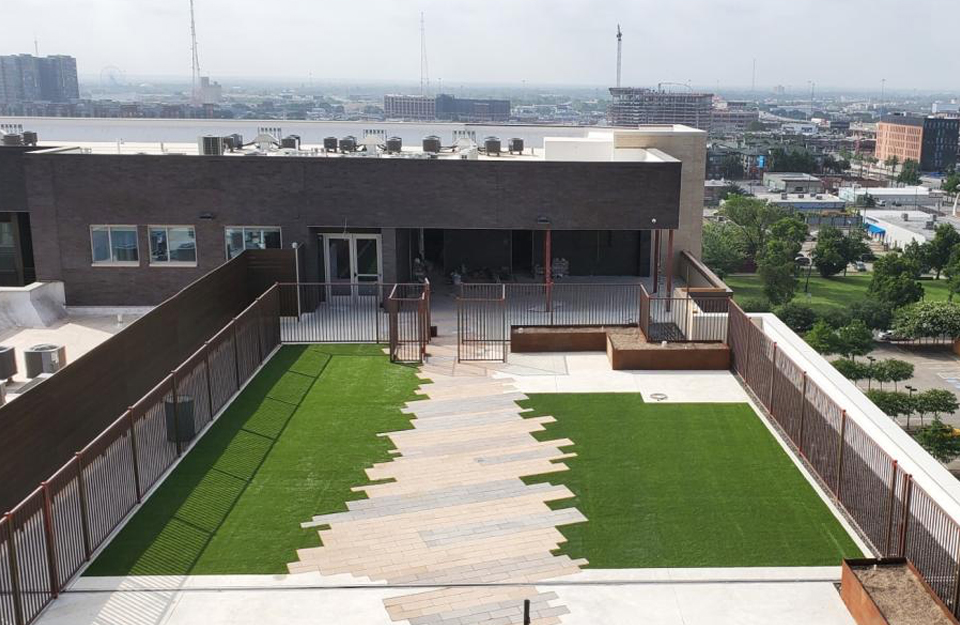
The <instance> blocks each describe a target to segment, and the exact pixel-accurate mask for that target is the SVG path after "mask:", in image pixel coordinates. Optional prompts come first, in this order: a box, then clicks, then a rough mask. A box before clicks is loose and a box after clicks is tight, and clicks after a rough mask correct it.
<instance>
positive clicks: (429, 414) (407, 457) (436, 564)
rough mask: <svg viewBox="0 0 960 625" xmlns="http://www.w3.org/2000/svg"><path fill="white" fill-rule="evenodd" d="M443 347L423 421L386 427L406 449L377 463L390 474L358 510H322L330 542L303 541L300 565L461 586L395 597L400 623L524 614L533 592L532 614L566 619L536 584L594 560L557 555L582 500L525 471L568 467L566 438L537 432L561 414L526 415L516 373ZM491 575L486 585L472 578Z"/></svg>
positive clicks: (509, 618) (428, 372) (494, 619)
mask: <svg viewBox="0 0 960 625" xmlns="http://www.w3.org/2000/svg"><path fill="white" fill-rule="evenodd" d="M448 350H449V348H444V347H442V346H436V347H434V348H433V349H432V351H433V353H434V354H436V355H435V356H434V358H433V359H432V363H433V364H427V365H425V366H424V367H423V368H422V370H421V372H420V375H421V377H423V378H424V379H429V380H431V381H432V383H431V384H425V385H424V386H423V387H422V388H421V391H420V392H421V393H422V394H423V395H424V399H423V400H421V401H414V402H410V403H408V404H407V407H406V409H405V411H406V412H408V413H411V414H413V415H414V416H415V417H416V418H415V419H414V420H413V421H412V423H413V426H414V427H413V429H412V430H405V431H400V432H392V433H388V434H385V435H384V436H387V437H389V438H390V440H391V442H392V443H393V445H394V447H395V448H396V449H395V454H396V458H395V459H394V460H392V461H391V462H386V463H381V464H377V465H374V466H373V467H372V468H371V469H369V470H368V471H367V474H368V476H369V478H370V479H371V480H374V481H377V482H379V483H377V484H374V485H371V486H364V487H361V488H358V490H362V491H364V492H365V493H366V495H367V497H368V498H367V499H362V500H359V501H354V502H350V503H349V504H348V509H349V510H348V511H347V512H342V513H336V514H329V515H324V516H317V517H314V518H313V519H312V520H311V521H309V522H306V523H304V524H303V525H304V527H319V528H324V527H326V528H328V529H320V530H319V531H320V538H321V540H322V542H323V546H322V547H318V548H313V549H302V550H300V551H299V552H298V556H299V561H298V562H294V563H291V564H290V565H289V568H290V572H291V573H300V572H306V571H319V572H320V573H322V574H323V575H335V574H340V573H349V574H352V575H354V576H356V577H360V578H365V579H368V580H370V581H372V582H385V583H388V584H423V585H430V586H437V585H441V584H451V585H454V586H451V587H445V588H438V589H433V590H427V591H421V592H416V591H413V592H406V593H401V594H399V596H396V597H391V598H389V599H387V600H385V601H384V605H385V607H386V610H387V612H388V614H389V615H390V617H391V619H392V620H395V621H396V620H407V621H409V622H410V623H411V624H412V625H421V624H424V625H426V624H427V623H431V624H433V623H436V624H450V625H463V624H466V623H489V624H492V625H503V624H506V623H513V622H517V619H518V618H519V617H520V616H521V611H520V610H521V606H522V604H523V601H524V600H525V599H529V600H530V601H531V616H532V617H533V618H532V622H533V623H537V624H540V625H548V624H553V623H559V622H560V621H559V618H558V617H559V616H560V615H561V614H565V613H567V611H568V610H567V608H566V607H564V606H562V605H559V604H557V603H556V599H557V595H556V593H553V592H544V591H539V590H537V589H536V588H534V587H532V586H511V585H510V584H529V583H530V582H538V581H542V580H546V579H551V578H558V577H562V576H564V575H567V574H572V573H576V572H578V571H579V570H580V565H582V564H586V562H585V561H583V560H571V559H570V558H569V557H568V556H565V555H562V556H556V555H553V553H551V552H552V551H554V550H556V549H558V547H559V546H560V543H562V542H563V541H564V537H563V535H562V534H561V533H560V531H559V530H558V529H557V527H558V526H561V525H569V524H571V523H582V522H584V521H586V519H585V518H584V516H583V515H582V514H580V512H578V511H577V510H576V509H572V508H567V509H562V510H551V509H550V507H549V505H548V502H550V501H555V500H559V499H567V498H570V497H573V493H571V492H570V491H569V490H568V489H567V488H566V487H565V486H553V485H550V484H534V485H527V484H525V483H524V481H523V480H522V479H521V478H522V477H524V476H529V475H538V474H543V473H551V472H555V471H565V470H566V469H567V467H566V465H565V464H563V463H562V462H558V461H562V460H563V459H564V458H568V457H571V456H572V455H573V454H568V453H564V452H562V451H561V450H560V447H563V446H567V445H571V444H572V442H571V441H570V440H567V439H560V440H554V441H549V442H540V441H538V440H537V439H536V438H534V437H533V435H532V433H533V432H535V431H540V430H543V424H544V423H547V422H550V421H552V420H553V419H552V418H551V417H541V418H531V419H524V418H523V417H522V416H521V414H520V412H521V409H520V408H519V407H518V406H517V404H516V403H515V402H516V401H517V400H522V399H525V398H526V396H525V395H524V394H522V393H519V392H517V391H516V387H515V385H514V384H513V383H512V380H511V379H509V378H505V379H494V378H492V377H491V376H489V375H487V374H486V371H485V370H484V369H482V368H476V367H474V368H462V369H460V370H455V368H454V367H453V366H452V363H451V361H450V360H449V359H445V358H444V356H445V355H449V354H448V353H447V352H448ZM467 584H488V585H487V586H463V585H467Z"/></svg>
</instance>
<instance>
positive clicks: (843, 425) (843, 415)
mask: <svg viewBox="0 0 960 625" xmlns="http://www.w3.org/2000/svg"><path fill="white" fill-rule="evenodd" d="M846 432H847V411H846V410H841V411H840V432H839V438H838V440H837V488H836V490H835V491H834V492H836V495H837V503H840V490H841V485H842V484H843V448H844V439H845V438H846Z"/></svg>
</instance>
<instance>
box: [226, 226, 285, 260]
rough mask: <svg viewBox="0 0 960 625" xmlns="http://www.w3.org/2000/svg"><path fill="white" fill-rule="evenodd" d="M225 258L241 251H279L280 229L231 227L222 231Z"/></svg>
mask: <svg viewBox="0 0 960 625" xmlns="http://www.w3.org/2000/svg"><path fill="white" fill-rule="evenodd" d="M224 232H225V233H226V240H227V258H233V257H234V256H236V255H237V254H239V253H240V252H242V251H243V250H267V249H276V250H278V249H280V228H277V227H264V226H231V227H228V228H225V229H224Z"/></svg>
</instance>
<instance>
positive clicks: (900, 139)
mask: <svg viewBox="0 0 960 625" xmlns="http://www.w3.org/2000/svg"><path fill="white" fill-rule="evenodd" d="M958 135H960V119H957V118H955V117H954V118H947V117H919V116H915V115H884V116H883V118H882V119H881V120H880V123H879V124H877V148H876V157H877V158H878V159H880V161H881V162H883V161H886V160H887V159H888V158H890V157H893V156H895V157H896V158H897V160H898V161H899V162H900V163H901V164H902V163H903V162H904V161H906V160H908V159H909V160H913V161H916V162H917V163H919V164H920V170H921V171H945V170H947V169H949V168H950V167H952V166H954V165H956V164H957V140H958Z"/></svg>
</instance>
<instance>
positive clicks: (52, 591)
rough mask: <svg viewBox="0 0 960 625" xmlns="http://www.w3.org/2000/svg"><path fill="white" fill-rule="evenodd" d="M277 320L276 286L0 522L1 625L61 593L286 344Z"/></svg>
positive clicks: (32, 613) (23, 619) (24, 617)
mask: <svg viewBox="0 0 960 625" xmlns="http://www.w3.org/2000/svg"><path fill="white" fill-rule="evenodd" d="M279 320H280V291H279V288H278V287H277V286H273V287H271V288H270V289H268V290H267V291H266V292H265V293H264V294H263V295H261V296H260V297H259V298H257V299H256V301H254V302H253V304H251V305H250V306H249V307H248V308H246V309H245V310H244V311H243V312H242V313H240V315H238V316H237V317H235V318H234V319H233V320H232V321H231V322H230V323H229V324H228V325H227V326H226V327H224V328H223V329H222V330H221V331H220V332H218V333H217V334H216V335H215V336H214V337H213V338H212V339H210V340H209V341H207V342H206V343H205V344H204V345H203V347H201V348H200V349H199V350H198V351H197V352H196V353H194V354H193V355H192V356H190V357H189V358H188V359H187V360H186V361H185V362H183V363H182V364H181V365H180V366H179V367H177V368H176V369H175V370H173V371H172V372H171V373H170V374H169V375H168V376H167V377H165V378H164V379H163V380H162V381H161V382H160V383H159V384H158V385H157V386H156V387H155V388H154V389H153V390H151V391H150V392H149V393H147V395H145V396H144V397H143V398H142V399H140V400H139V401H138V402H137V403H136V404H134V405H133V406H131V407H130V408H129V409H128V410H127V411H126V412H124V413H123V414H122V415H120V417H119V418H118V419H117V420H116V421H114V422H113V424H112V425H111V426H110V427H108V428H107V429H106V430H104V431H103V432H102V433H101V434H100V435H99V436H97V438H96V439H94V440H93V441H92V442H90V444H89V445H87V446H86V447H84V448H83V449H82V450H80V451H79V452H77V453H76V455H75V456H74V457H73V458H72V459H71V460H70V461H69V462H67V463H66V464H65V465H64V466H63V467H62V468H61V469H60V470H58V471H57V472H56V473H55V474H54V475H53V476H51V477H50V479H48V480H47V481H45V482H43V483H42V484H41V485H40V487H39V488H37V489H36V490H35V491H33V493H31V494H30V495H29V496H28V497H27V498H26V499H24V500H23V501H22V502H21V503H20V504H19V505H17V506H16V507H15V508H14V509H13V510H11V511H10V512H8V513H6V514H5V515H4V516H3V518H2V519H0V623H2V624H3V625H25V624H27V623H30V622H31V621H32V620H33V619H34V618H36V616H37V615H38V614H39V613H40V611H41V610H42V609H43V608H44V606H46V605H47V603H48V602H50V601H51V600H52V599H54V598H56V597H57V595H58V594H59V593H60V591H61V590H62V589H63V588H64V586H65V585H66V583H67V581H68V580H69V579H70V578H71V577H72V576H73V575H74V574H76V573H77V571H79V570H80V567H81V566H83V564H84V563H85V562H87V561H89V560H90V557H91V554H92V553H93V552H94V551H95V550H96V549H97V548H98V547H99V546H100V545H101V544H103V542H104V541H105V540H106V539H107V538H108V537H109V535H110V533H111V532H112V531H113V530H114V529H115V528H116V527H117V526H118V525H119V524H120V522H121V521H122V520H123V519H124V517H125V516H126V515H127V514H128V513H129V512H130V510H131V509H132V508H133V507H134V506H135V505H136V504H137V503H139V502H140V501H141V499H142V498H143V496H144V495H145V494H146V493H147V491H149V490H150V488H151V487H152V486H153V485H154V484H156V482H157V481H158V480H159V479H160V478H161V476H162V475H163V474H164V472H165V471H166V470H167V469H169V468H170V466H171V465H172V464H173V463H174V462H175V461H176V460H177V458H178V457H180V456H181V455H182V454H183V453H184V450H185V448H186V447H187V446H188V445H189V444H190V442H191V441H192V440H194V439H195V438H196V437H197V436H198V435H199V433H200V432H201V430H202V429H203V428H204V427H205V426H206V425H207V424H209V423H210V422H211V421H212V419H213V417H214V416H215V415H216V414H217V412H218V411H219V410H220V409H221V408H223V407H224V406H225V405H226V404H227V402H228V401H230V398H231V397H232V396H233V395H234V394H235V393H236V392H237V391H238V390H239V389H240V388H241V387H242V386H243V384H244V383H246V381H247V380H249V379H250V377H251V376H252V375H253V374H254V372H255V371H256V370H257V367H259V366H260V364H261V363H263V362H264V361H265V360H266V359H267V358H269V356H270V354H271V353H272V352H273V350H274V349H275V348H276V347H278V346H279V345H280V324H279ZM67 409H69V407H67Z"/></svg>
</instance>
